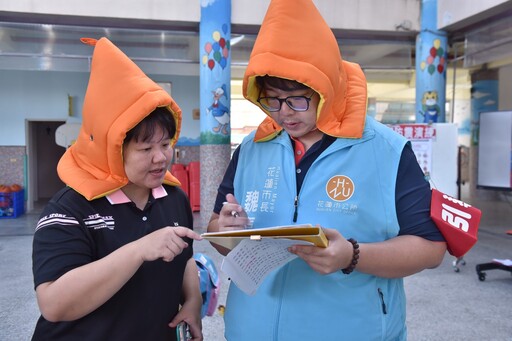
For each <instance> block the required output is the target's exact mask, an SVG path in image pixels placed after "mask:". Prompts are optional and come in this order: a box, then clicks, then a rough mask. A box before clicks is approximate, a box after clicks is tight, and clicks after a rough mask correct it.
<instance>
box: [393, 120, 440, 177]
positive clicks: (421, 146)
mask: <svg viewBox="0 0 512 341" xmlns="http://www.w3.org/2000/svg"><path fill="white" fill-rule="evenodd" d="M389 127H390V128H391V129H393V130H394V131H395V132H397V133H399V134H400V135H403V136H404V137H405V138H407V139H408V140H409V141H411V145H412V150H413V151H414V154H415V155H416V159H417V160H418V163H419V164H420V167H421V169H422V170H423V173H425V175H427V176H429V175H430V174H431V172H432V140H433V139H435V137H436V129H435V128H434V127H433V126H432V125H429V124H393V125H390V126H389Z"/></svg>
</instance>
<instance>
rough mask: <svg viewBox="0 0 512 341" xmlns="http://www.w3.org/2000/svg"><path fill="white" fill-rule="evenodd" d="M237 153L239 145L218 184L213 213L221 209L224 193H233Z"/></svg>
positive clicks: (224, 199) (224, 198)
mask: <svg viewBox="0 0 512 341" xmlns="http://www.w3.org/2000/svg"><path fill="white" fill-rule="evenodd" d="M239 154H240V146H238V147H237V148H236V149H235V151H234V153H233V156H232V157H231V161H230V162H229V165H228V168H227V169H226V172H225V173H224V178H223V179H222V182H221V183H220V185H219V189H218V190H217V198H216V199H215V205H214V206H213V213H217V214H219V213H220V210H221V209H222V203H223V202H224V201H226V194H228V193H231V194H233V193H234V190H235V186H234V185H233V181H234V178H235V172H236V166H237V164H238V156H239Z"/></svg>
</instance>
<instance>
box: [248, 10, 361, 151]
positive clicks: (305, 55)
mask: <svg viewBox="0 0 512 341" xmlns="http://www.w3.org/2000/svg"><path fill="white" fill-rule="evenodd" d="M264 75H269V76H274V77H280V78H285V79H291V80H296V81H298V82H300V83H303V84H305V85H306V86H308V87H310V88H311V89H313V90H315V91H316V92H317V93H318V94H319V95H320V103H319V105H318V111H317V127H318V129H320V130H321V131H322V132H324V133H325V134H328V135H331V136H335V137H344V138H360V137H361V136H362V134H363V129H364V122H365V115H366V105H367V94H366V78H365V76H364V73H363V71H362V70H361V68H360V67H359V65H357V64H354V63H349V62H346V61H344V60H343V59H342V58H341V53H340V49H339V47H338V43H337V41H336V38H335V37H334V34H333V33H332V31H331V29H330V28H329V26H328V25H327V23H326V22H325V20H324V19H323V18H322V16H321V14H320V12H318V10H317V8H316V7H315V5H314V4H313V2H312V1H311V0H272V1H271V3H270V6H269V8H268V10H267V13H266V15H265V18H264V19H263V23H262V25H261V28H260V31H259V33H258V37H257V38H256V42H255V43H254V48H253V50H252V53H251V56H250V58H249V64H248V66H247V69H246V72H245V75H244V81H243V94H244V97H245V98H247V99H248V100H249V101H251V102H252V103H254V104H256V105H257V106H259V107H260V108H261V106H260V105H259V103H258V102H257V99H258V96H259V94H260V89H259V87H258V85H257V83H256V81H255V79H256V76H264ZM261 109H262V110H263V111H265V110H264V109H263V108H261ZM265 112H266V111H265ZM266 114H267V115H269V117H267V118H266V119H265V120H264V121H263V122H262V123H261V124H260V126H259V127H258V131H257V133H256V137H255V140H256V141H264V140H268V139H271V138H273V137H274V136H275V135H276V134H277V133H278V132H279V131H281V130H282V128H281V127H280V126H279V125H277V123H276V122H275V121H274V120H272V119H271V118H270V114H269V113H268V112H266Z"/></svg>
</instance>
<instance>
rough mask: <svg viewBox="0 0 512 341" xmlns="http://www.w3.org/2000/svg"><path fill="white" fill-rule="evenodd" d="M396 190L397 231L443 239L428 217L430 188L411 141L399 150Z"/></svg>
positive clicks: (436, 239) (400, 233)
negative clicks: (400, 151) (398, 225)
mask: <svg viewBox="0 0 512 341" xmlns="http://www.w3.org/2000/svg"><path fill="white" fill-rule="evenodd" d="M395 190H396V193H395V195H396V214H397V217H398V223H399V224H400V232H399V235H415V236H420V237H423V238H425V239H428V240H431V241H444V238H443V235H442V234H441V232H440V231H439V229H438V228H437V226H436V225H435V224H434V221H433V220H432V219H431V218H430V200H431V196H432V192H431V189H430V185H429V183H428V181H427V180H426V179H425V175H424V174H423V171H422V170H421V168H420V165H419V164H418V161H417V160H416V156H415V155H414V152H413V150H412V147H411V145H410V143H407V144H406V145H405V147H404V149H403V151H402V155H401V158H400V164H399V166H398V174H397V180H396V189H395Z"/></svg>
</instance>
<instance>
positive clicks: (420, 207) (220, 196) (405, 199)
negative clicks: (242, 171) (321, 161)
mask: <svg viewBox="0 0 512 341" xmlns="http://www.w3.org/2000/svg"><path fill="white" fill-rule="evenodd" d="M335 140H336V138H335V137H332V136H329V135H324V136H323V137H322V139H321V140H320V141H318V142H316V143H315V144H313V145H312V146H311V147H310V148H309V149H308V150H307V151H306V154H305V155H304V156H303V157H302V159H301V160H300V161H299V163H298V165H297V166H296V170H297V171H296V172H295V180H296V183H297V193H298V192H299V191H300V188H301V187H302V183H303V181H304V178H305V176H306V173H307V172H308V170H309V167H311V165H312V164H313V162H314V161H315V160H316V159H317V158H318V156H320V154H322V152H323V151H324V150H326V149H327V147H329V146H330V145H331V144H332V143H333V142H334V141H335ZM291 141H292V144H294V142H293V139H292V140H291ZM239 153H240V146H238V148H237V149H236V150H235V152H234V153H233V157H232V158H231V161H230V163H229V165H228V167H227V169H226V173H225V174H224V178H223V179H222V183H221V184H220V186H219V189H218V192H217V198H216V201H215V206H214V208H213V212H215V213H217V214H218V213H219V212H220V210H221V209H222V203H223V202H224V201H226V194H228V193H234V186H233V179H234V177H235V172H236V168H237V164H238V155H239ZM430 199H431V190H430V186H429V184H428V182H427V181H426V180H425V175H424V174H423V171H422V170H421V168H420V166H419V164H418V161H417V159H416V156H415V155H414V152H413V150H412V147H411V145H410V143H407V144H406V146H405V148H404V149H403V151H402V155H401V157H400V163H399V166H398V174H397V179H396V188H395V200H396V203H395V205H396V213H397V217H398V223H399V225H400V232H399V235H415V236H420V237H423V238H425V239H428V240H432V241H444V238H443V236H442V234H441V232H440V231H439V229H438V228H437V226H436V225H435V224H434V222H433V221H432V219H431V218H430ZM411 203H415V204H414V205H411Z"/></svg>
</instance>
